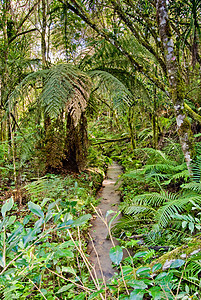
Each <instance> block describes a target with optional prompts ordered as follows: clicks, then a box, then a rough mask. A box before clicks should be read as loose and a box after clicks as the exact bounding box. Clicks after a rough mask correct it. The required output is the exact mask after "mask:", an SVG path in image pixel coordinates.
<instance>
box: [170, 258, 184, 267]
mask: <svg viewBox="0 0 201 300" xmlns="http://www.w3.org/2000/svg"><path fill="white" fill-rule="evenodd" d="M184 264H185V260H183V259H175V261H173V262H172V263H171V266H170V269H175V268H180V267H181V266H183V265H184Z"/></svg>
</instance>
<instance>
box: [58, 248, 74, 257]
mask: <svg viewBox="0 0 201 300" xmlns="http://www.w3.org/2000/svg"><path fill="white" fill-rule="evenodd" d="M55 256H56V257H69V258H73V257H74V254H73V252H72V251H70V250H68V249H62V250H61V249H58V250H57V251H56V253H55Z"/></svg>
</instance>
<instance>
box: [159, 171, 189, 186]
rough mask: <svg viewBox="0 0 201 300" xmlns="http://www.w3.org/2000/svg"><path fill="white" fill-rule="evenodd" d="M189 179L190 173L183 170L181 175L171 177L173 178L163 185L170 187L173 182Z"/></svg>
mask: <svg viewBox="0 0 201 300" xmlns="http://www.w3.org/2000/svg"><path fill="white" fill-rule="evenodd" d="M189 178H190V175H189V171H188V170H187V169H186V170H183V171H181V172H179V173H176V174H174V175H171V178H170V179H169V180H167V181H165V182H163V183H162V184H163V185H168V184H170V183H171V182H172V181H176V180H178V179H184V180H185V181H187V180H188V179H189Z"/></svg>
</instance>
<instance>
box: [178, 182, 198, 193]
mask: <svg viewBox="0 0 201 300" xmlns="http://www.w3.org/2000/svg"><path fill="white" fill-rule="evenodd" d="M181 187H182V188H183V189H188V190H191V191H194V192H197V193H201V182H189V183H186V184H182V186H181Z"/></svg>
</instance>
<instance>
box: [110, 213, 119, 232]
mask: <svg viewBox="0 0 201 300" xmlns="http://www.w3.org/2000/svg"><path fill="white" fill-rule="evenodd" d="M120 213H121V212H120V211H118V212H117V213H116V214H115V215H114V216H113V217H112V218H111V219H110V221H109V223H108V227H109V228H111V225H112V222H113V221H114V220H115V219H116V218H117V217H118V216H119V215H120Z"/></svg>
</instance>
